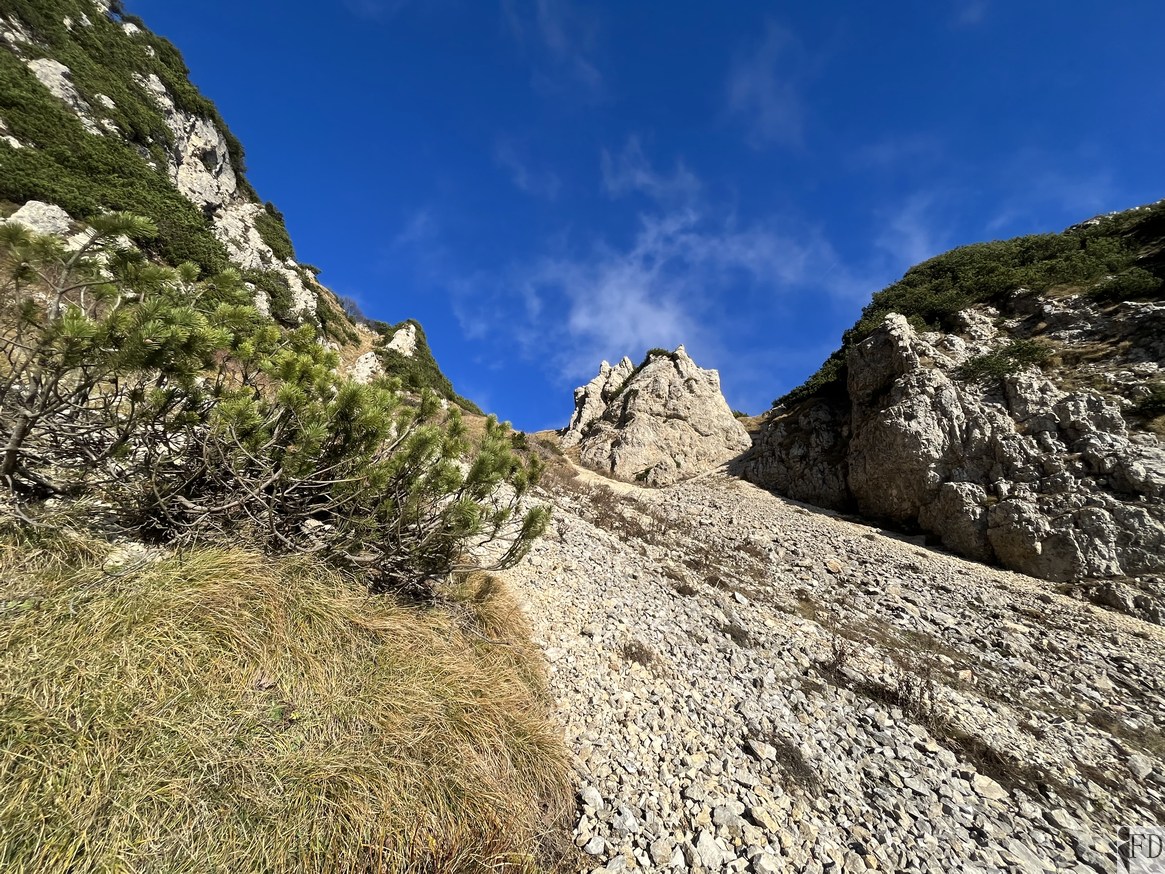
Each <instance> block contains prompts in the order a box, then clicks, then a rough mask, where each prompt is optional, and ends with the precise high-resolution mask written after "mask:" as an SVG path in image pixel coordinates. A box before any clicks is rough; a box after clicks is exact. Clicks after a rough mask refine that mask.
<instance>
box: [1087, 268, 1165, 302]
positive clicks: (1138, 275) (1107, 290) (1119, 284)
mask: <svg viewBox="0 0 1165 874" xmlns="http://www.w3.org/2000/svg"><path fill="white" fill-rule="evenodd" d="M1161 290H1162V281H1161V279H1159V278H1158V277H1157V276H1155V275H1153V274H1152V273H1150V272H1149V271H1148V270H1143V269H1141V268H1140V267H1130V268H1129V269H1128V270H1123V271H1121V272H1120V273H1118V274H1117V275H1116V276H1110V277H1106V278H1105V279H1102V280H1101V281H1100V282H1098V283H1096V285H1094V286H1093V287H1092V289H1091V290H1090V291H1089V294H1091V295H1092V296H1093V297H1095V298H1097V299H1098V300H1103V301H1121V300H1135V299H1136V298H1143V297H1153V298H1156V297H1160V296H1161Z"/></svg>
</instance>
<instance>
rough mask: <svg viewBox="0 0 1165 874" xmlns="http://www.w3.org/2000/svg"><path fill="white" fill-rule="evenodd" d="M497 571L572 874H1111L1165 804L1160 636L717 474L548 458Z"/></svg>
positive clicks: (1032, 583) (1164, 641)
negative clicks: (562, 745)
mask: <svg viewBox="0 0 1165 874" xmlns="http://www.w3.org/2000/svg"><path fill="white" fill-rule="evenodd" d="M543 488H544V491H543V493H542V494H541V495H540V496H539V497H540V498H541V499H544V500H549V501H551V502H553V504H554V505H555V507H556V511H555V522H554V524H553V527H552V531H551V533H550V534H549V535H548V536H547V537H544V538H543V539H542V540H541V541H540V542H539V544H538V545H537V546H536V547H535V549H534V551H533V553H532V554H531V557H530V559H529V561H528V562H527V563H525V564H523V565H521V566H519V567H518V568H516V569H514V570H512V571H509V572H508V573H507V576H508V579H509V581H510V583H511V584H513V585H514V586H515V587H517V588H518V589H519V591H520V592H521V593H522V594H523V595H524V598H525V600H526V601H527V604H528V612H529V615H530V619H531V621H532V622H533V624H534V626H535V629H536V632H537V634H538V635H539V637H540V641H541V644H542V646H543V648H544V651H545V654H546V657H547V659H548V661H549V662H550V667H551V683H552V688H553V690H554V692H555V696H556V699H557V702H558V712H559V718H560V719H561V720H562V722H563V724H564V725H565V727H566V734H567V740H568V743H569V745H570V747H571V749H572V751H573V754H574V768H575V774H576V781H577V787H578V792H579V798H580V810H579V815H578V818H577V820H576V827H575V843H576V845H577V846H578V847H580V848H581V850H582V851H583V854H584V856H585V857H586V858H588V859H589V860H590V861H589V862H587V863H584V865H583V870H593V871H595V872H616V871H636V870H643V871H690V872H730V871H731V872H744V871H751V872H758V874H759V872H778V871H807V872H824V871H835V872H837V871H844V872H863V871H920V872H921V871H960V872H974V871H981V872H988V871H992V872H995V871H1009V872H1033V874H1037V872H1051V871H1075V872H1080V874H1091V872H1107V871H1110V870H1112V865H1113V850H1114V847H1115V845H1116V842H1117V829H1118V827H1119V826H1120V825H1121V824H1125V823H1128V822H1155V821H1156V822H1159V821H1160V819H1161V817H1162V815H1165V760H1163V758H1162V756H1163V755H1165V744H1163V742H1162V738H1163V735H1162V731H1163V726H1165V686H1162V681H1161V678H1162V676H1163V675H1165V674H1163V672H1162V668H1163V666H1165V632H1163V631H1162V629H1161V628H1160V627H1159V626H1155V625H1150V624H1147V623H1144V622H1141V621H1138V620H1136V619H1132V618H1129V617H1126V616H1122V615H1119V614H1116V613H1113V612H1110V611H1106V610H1102V609H1098V608H1096V607H1094V606H1091V605H1088V604H1085V603H1082V602H1080V601H1079V600H1076V599H1073V598H1070V597H1065V596H1061V595H1059V594H1056V593H1054V592H1053V591H1051V590H1049V587H1048V586H1047V585H1046V584H1045V583H1043V582H1041V581H1039V580H1035V579H1032V578H1030V577H1025V576H1021V575H1018V574H1015V573H1011V572H1007V571H1002V570H993V569H990V568H988V567H985V566H983V565H981V564H976V563H972V562H968V561H964V560H961V559H959V558H955V557H952V556H950V555H949V554H944V553H941V552H934V551H930V550H928V549H925V548H923V547H922V546H921V545H920V544H918V543H916V542H913V541H912V540H911V539H908V538H903V537H901V536H899V535H895V534H893V533H890V532H887V531H883V530H880V529H878V528H877V527H873V526H870V525H868V524H862V523H856V522H850V521H845V520H844V519H842V518H840V517H838V516H837V515H835V514H831V513H825V512H820V511H810V510H809V509H807V508H805V507H803V506H798V505H796V504H794V503H791V502H789V501H787V500H785V499H782V498H779V497H776V496H774V495H772V494H771V493H769V492H766V491H764V490H762V489H760V488H758V487H756V486H753V485H751V484H748V483H746V482H743V481H741V480H739V479H735V478H732V477H727V476H725V475H724V474H723V473H716V472H714V473H710V474H708V475H705V476H702V477H698V478H696V479H693V480H688V481H686V482H683V483H680V484H677V485H672V486H669V487H665V488H661V489H647V488H643V487H640V486H637V485H634V484H630V483H622V482H614V481H610V480H605V479H602V478H600V477H598V476H596V475H595V474H593V473H591V472H589V471H586V470H581V469H578V468H575V467H574V466H573V465H572V464H570V463H569V462H567V461H566V460H565V459H563V460H560V461H558V462H557V463H555V464H554V466H553V467H552V468H551V470H550V473H549V475H548V476H547V478H546V479H545V481H544V485H543Z"/></svg>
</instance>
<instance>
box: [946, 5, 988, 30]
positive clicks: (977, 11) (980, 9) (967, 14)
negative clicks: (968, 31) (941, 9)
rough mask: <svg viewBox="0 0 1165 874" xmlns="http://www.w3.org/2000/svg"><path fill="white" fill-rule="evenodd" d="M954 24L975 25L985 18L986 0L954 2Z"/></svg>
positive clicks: (959, 25) (961, 25)
mask: <svg viewBox="0 0 1165 874" xmlns="http://www.w3.org/2000/svg"><path fill="white" fill-rule="evenodd" d="M955 7H956V8H955V17H954V24H955V26H956V27H977V26H978V25H980V24H982V23H983V22H984V20H986V18H987V12H988V9H989V4H988V2H987V0H960V2H958V3H956V4H955Z"/></svg>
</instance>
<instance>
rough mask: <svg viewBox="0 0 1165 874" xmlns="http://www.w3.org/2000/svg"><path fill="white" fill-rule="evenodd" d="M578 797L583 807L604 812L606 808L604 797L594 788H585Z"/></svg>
mask: <svg viewBox="0 0 1165 874" xmlns="http://www.w3.org/2000/svg"><path fill="white" fill-rule="evenodd" d="M578 795H579V798H580V799H581V801H582V803H583V807H589V808H590V809H591V810H602V809H603V808H604V807H605V806H606V805H605V804H603V796H602V795H600V794H599V790H598V789H596V788H595V787H594V786H584V787H583V788H582V791H581V792H579V794H578Z"/></svg>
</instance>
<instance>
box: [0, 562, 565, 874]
mask: <svg viewBox="0 0 1165 874" xmlns="http://www.w3.org/2000/svg"><path fill="white" fill-rule="evenodd" d="M28 554H29V553H28V551H27V546H26V545H22V548H20V549H14V548H7V549H3V548H0V578H3V579H4V581H5V582H4V588H3V590H0V870H3V871H5V872H12V874H20V872H27V874H33V872H36V874H55V872H60V874H64V872H70V874H75V872H82V871H85V872H88V871H102V872H106V871H108V872H114V871H116V872H122V871H124V872H162V871H165V872H200V874H201V872H220V871H221V872H242V871H263V872H293V871H294V872H351V874H356V872H361V874H373V872H426V874H442V872H449V874H453V872H456V874H471V872H487V871H488V872H532V871H542V870H548V869H551V868H553V867H554V865H555V864H557V861H558V860H556V859H553V858H551V855H553V853H552V850H551V848H552V846H553V845H554V839H555V838H556V837H557V836H558V835H559V834H560V831H559V829H560V827H561V825H562V823H563V821H564V817H565V816H566V815H567V811H568V807H569V805H570V803H571V796H570V788H569V779H568V777H567V773H568V764H567V758H566V752H565V749H564V747H563V744H562V740H561V737H560V735H559V733H558V732H557V731H555V729H554V727H553V725H552V724H551V723H550V722H549V720H548V718H547V713H548V706H547V704H548V702H547V700H546V693H545V688H544V678H543V676H542V673H541V667H540V656H539V654H538V652H537V650H536V649H534V648H533V646H532V644H531V643H530V641H529V635H528V629H527V628H526V627H525V624H524V621H523V618H522V617H521V614H520V611H518V610H517V608H516V605H514V603H513V601H512V600H511V599H510V598H509V597H508V596H507V595H506V593H505V592H504V591H503V590H502V589H501V587H500V585H499V584H498V583H497V582H496V581H493V580H491V579H489V578H484V577H478V578H474V579H470V580H464V581H462V583H461V587H462V590H463V591H462V594H463V596H464V597H463V599H462V601H461V603H462V604H463V605H464V608H463V609H462V610H459V611H446V610H438V609H429V610H421V609H419V608H416V607H412V606H406V605H403V604H401V603H398V602H396V601H394V600H392V599H391V598H387V597H384V596H370V595H367V594H365V593H364V592H363V590H362V589H361V588H360V587H359V586H357V585H355V584H353V583H351V582H350V581H347V580H344V579H342V578H341V577H338V576H336V575H335V574H332V573H330V572H328V571H326V570H324V569H323V568H321V567H320V566H319V565H317V564H315V563H313V562H311V561H310V560H307V559H303V558H298V559H283V560H276V559H271V558H266V557H263V556H261V555H256V554H254V553H249V552H243V551H238V550H235V551H230V550H214V549H203V550H197V551H194V552H190V553H187V554H185V555H182V556H175V557H171V558H166V559H164V560H162V561H159V562H157V563H154V564H146V565H145V566H142V567H138V568H136V569H130V570H129V571H127V572H120V573H119V574H118V575H111V574H110V573H108V572H107V570H103V569H102V565H101V562H100V559H97V558H90V559H87V560H86V559H85V558H84V557H83V556H82V557H81V558H77V557H76V556H77V553H74V560H73V561H71V562H68V563H63V562H58V561H50V560H39V561H34V562H26V561H24V560H23V559H22V557H26V556H27V555H28ZM46 554H47V553H46Z"/></svg>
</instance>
